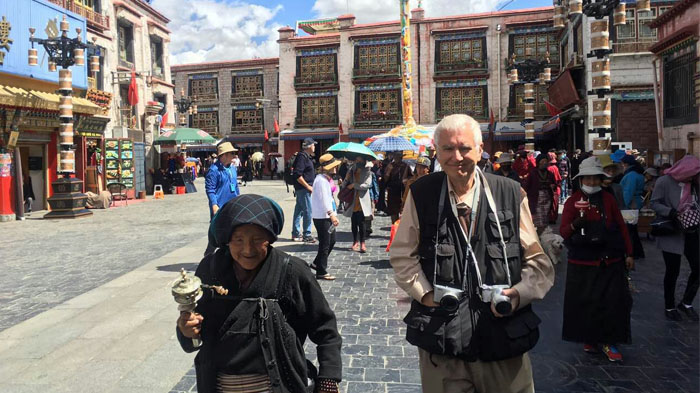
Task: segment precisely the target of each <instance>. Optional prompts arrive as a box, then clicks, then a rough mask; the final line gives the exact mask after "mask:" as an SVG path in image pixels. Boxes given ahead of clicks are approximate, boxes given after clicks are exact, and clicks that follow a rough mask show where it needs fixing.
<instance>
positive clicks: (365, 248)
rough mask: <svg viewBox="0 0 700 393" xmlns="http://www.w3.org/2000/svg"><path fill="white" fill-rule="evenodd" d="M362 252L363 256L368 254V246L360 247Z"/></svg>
mask: <svg viewBox="0 0 700 393" xmlns="http://www.w3.org/2000/svg"><path fill="white" fill-rule="evenodd" d="M360 252H361V253H362V254H364V253H366V252H367V246H365V245H364V244H363V245H362V246H360Z"/></svg>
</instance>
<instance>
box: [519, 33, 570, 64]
mask: <svg viewBox="0 0 700 393" xmlns="http://www.w3.org/2000/svg"><path fill="white" fill-rule="evenodd" d="M527 48H530V49H532V55H531V56H526V55H525V50H526V49H527ZM547 51H549V59H550V63H551V62H552V59H554V60H555V61H556V59H558V58H559V41H558V40H557V39H556V35H555V34H554V33H538V34H522V35H516V36H513V44H512V47H511V53H515V56H516V58H517V59H519V60H523V59H527V58H535V59H542V58H544V56H545V54H546V53H547Z"/></svg>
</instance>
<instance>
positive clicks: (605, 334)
mask: <svg viewBox="0 0 700 393" xmlns="http://www.w3.org/2000/svg"><path fill="white" fill-rule="evenodd" d="M607 176H608V175H607V174H606V173H605V172H604V171H603V168H602V166H601V164H600V160H599V159H598V158H597V157H590V158H587V159H585V160H583V162H581V165H580V166H579V173H578V174H577V175H576V177H575V178H574V179H576V178H578V179H579V180H580V185H581V187H580V189H579V190H578V191H576V192H574V193H573V194H572V195H571V197H570V198H569V199H567V201H566V203H565V204H564V211H563V212H562V218H561V227H560V229H559V231H560V233H561V236H562V237H563V238H564V245H566V247H567V249H568V258H569V264H568V267H567V269H566V289H565V292H564V324H563V327H562V337H563V339H564V340H566V341H574V342H580V343H583V350H584V351H586V352H589V353H593V352H598V351H599V350H602V351H603V353H604V354H605V356H607V358H608V360H610V361H611V362H620V361H622V355H621V354H620V351H619V350H618V349H617V347H616V345H617V344H620V343H628V342H629V341H630V339H631V330H630V312H631V310H632V297H631V295H630V293H629V284H628V282H627V278H626V275H627V269H632V268H633V267H634V260H633V259H632V242H631V240H630V237H629V234H628V233H627V226H626V225H625V221H624V220H623V218H622V213H620V209H619V208H618V207H617V202H616V201H615V197H614V196H613V195H612V194H610V193H608V192H603V191H602V188H601V182H602V179H604V178H606V177H607Z"/></svg>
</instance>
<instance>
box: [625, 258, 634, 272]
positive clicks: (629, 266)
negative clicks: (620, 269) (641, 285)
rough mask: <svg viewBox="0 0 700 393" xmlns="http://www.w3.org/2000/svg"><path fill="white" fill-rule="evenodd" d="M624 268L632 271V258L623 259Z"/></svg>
mask: <svg viewBox="0 0 700 393" xmlns="http://www.w3.org/2000/svg"><path fill="white" fill-rule="evenodd" d="M625 266H626V267H627V270H634V258H633V257H627V258H625Z"/></svg>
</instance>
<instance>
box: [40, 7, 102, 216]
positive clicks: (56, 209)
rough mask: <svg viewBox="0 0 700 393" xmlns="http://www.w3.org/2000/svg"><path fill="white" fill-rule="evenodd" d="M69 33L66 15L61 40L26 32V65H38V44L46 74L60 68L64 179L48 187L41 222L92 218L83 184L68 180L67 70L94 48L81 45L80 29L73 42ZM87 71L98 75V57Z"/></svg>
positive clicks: (71, 164) (71, 165)
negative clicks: (49, 191) (48, 209)
mask: <svg viewBox="0 0 700 393" xmlns="http://www.w3.org/2000/svg"><path fill="white" fill-rule="evenodd" d="M68 30H69V24H68V20H67V19H66V16H65V15H63V20H61V23H60V31H61V35H60V36H55V37H49V38H47V39H42V38H36V37H34V33H35V32H36V29H35V28H33V27H30V28H29V41H30V42H31V43H32V47H31V48H30V49H29V51H28V62H29V65H30V66H36V65H37V58H38V52H37V50H36V49H35V48H34V44H39V45H41V46H43V47H44V50H45V51H46V53H47V54H48V57H49V62H48V68H49V71H51V72H53V71H56V68H57V66H60V67H61V69H60V70H59V71H58V93H59V94H60V97H59V105H58V111H59V118H60V128H59V138H58V141H59V145H60V153H59V154H60V161H59V166H58V173H59V174H60V175H63V178H59V179H58V180H56V181H55V182H53V183H51V186H52V188H53V191H54V195H53V196H52V197H51V198H49V199H48V202H49V205H50V206H51V210H52V211H51V212H50V213H48V214H46V215H45V216H44V218H76V217H81V216H87V215H91V214H92V212H91V211H89V210H87V209H86V208H85V204H86V202H87V195H85V194H83V182H82V180H80V179H76V178H72V177H71V175H73V174H75V150H74V148H75V146H74V144H73V135H74V133H73V99H72V97H71V93H72V92H73V78H72V72H71V70H70V67H71V66H74V65H76V66H79V67H80V66H84V65H85V49H88V48H93V47H94V45H90V44H87V43H84V42H83V41H82V38H81V36H80V33H81V32H82V29H80V28H79V27H78V28H76V29H75V31H76V33H77V36H76V37H75V38H68ZM90 71H91V72H95V71H99V57H98V56H92V57H91V58H90Z"/></svg>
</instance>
